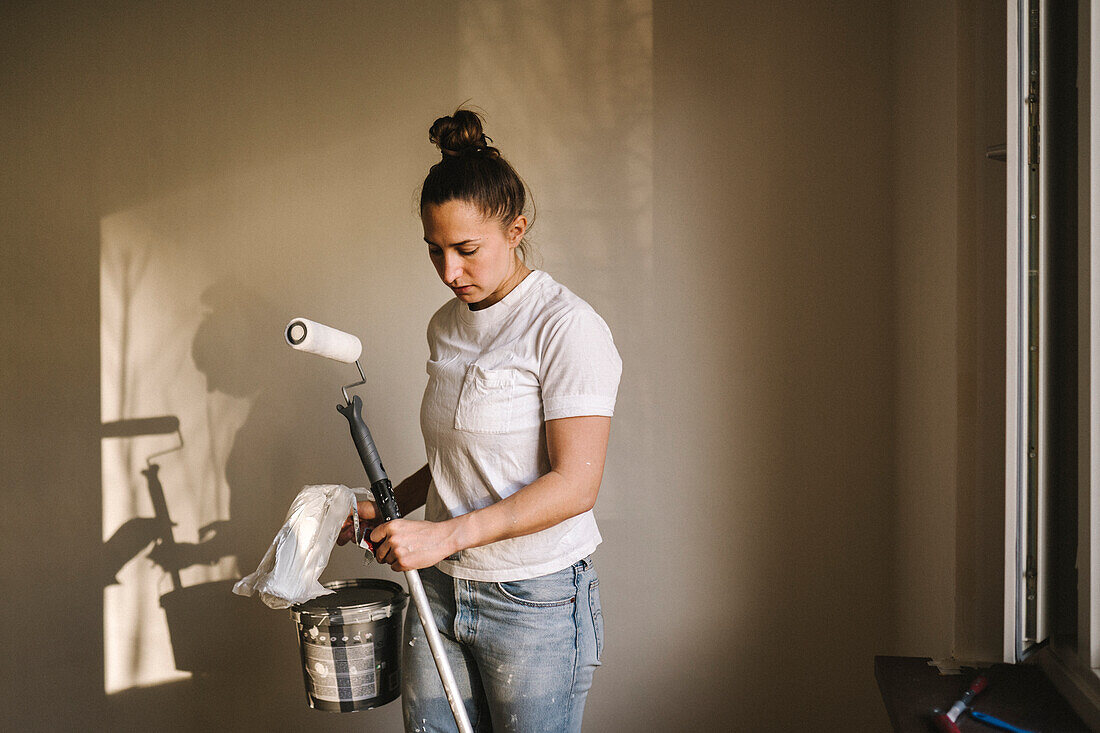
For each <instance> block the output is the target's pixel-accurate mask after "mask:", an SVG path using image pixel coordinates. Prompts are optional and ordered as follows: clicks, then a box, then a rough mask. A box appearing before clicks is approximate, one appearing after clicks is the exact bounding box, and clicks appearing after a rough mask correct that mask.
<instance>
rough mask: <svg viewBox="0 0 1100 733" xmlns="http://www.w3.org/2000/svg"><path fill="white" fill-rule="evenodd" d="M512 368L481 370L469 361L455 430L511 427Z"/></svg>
mask: <svg viewBox="0 0 1100 733" xmlns="http://www.w3.org/2000/svg"><path fill="white" fill-rule="evenodd" d="M515 383H516V372H515V370H514V369H482V368H481V367H479V366H478V365H477V364H471V365H470V366H469V368H467V370H466V376H465V377H464V378H463V380H462V392H461V394H460V395H459V397H458V409H457V410H456V411H455V429H456V430H464V431H466V432H468V433H497V434H499V433H507V432H509V431H510V430H511V429H512V394H513V392H514V391H515Z"/></svg>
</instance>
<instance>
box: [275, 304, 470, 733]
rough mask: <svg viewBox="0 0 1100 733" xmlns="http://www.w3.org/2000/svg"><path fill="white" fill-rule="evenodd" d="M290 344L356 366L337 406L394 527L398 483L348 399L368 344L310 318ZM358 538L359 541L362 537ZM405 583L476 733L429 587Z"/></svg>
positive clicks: (465, 724) (447, 688) (461, 716)
mask: <svg viewBox="0 0 1100 733" xmlns="http://www.w3.org/2000/svg"><path fill="white" fill-rule="evenodd" d="M284 336H285V337H286V342H287V344H289V345H290V347H291V348H292V349H297V350H298V351H305V352H306V353H309V354H315V355H317V356H323V357H325V358H327V359H334V360H336V361H340V362H344V363H345V364H352V363H354V364H355V368H356V369H358V370H359V381H358V382H354V383H352V384H348V385H345V386H343V387H341V389H340V391H341V392H343V394H344V404H343V405H337V406H336V410H337V411H338V412H339V413H340V414H341V415H343V416H344V417H345V418H346V419H347V421H348V427H349V428H350V429H351V438H352V441H353V442H354V443H355V449H356V450H357V451H358V453H359V459H360V460H361V461H362V463H363V468H364V469H365V470H366V472H367V478H368V479H369V480H370V490H371V494H373V495H374V501H375V503H376V504H377V505H378V509H379V511H380V512H381V513H382V519H383V521H386V522H389V521H391V520H394V519H400V518H401V512H400V511H399V509H398V507H397V498H396V497H395V496H394V493H393V484H392V483H391V482H390V479H389V476H387V475H386V469H385V468H384V467H383V466H382V459H381V457H380V456H379V455H378V448H377V447H375V445H374V439H373V438H372V437H371V434H370V429H369V428H368V427H367V423H366V422H365V421H364V420H363V401H362V400H361V399H360V398H359V395H354V396H353V397H350V398H349V397H348V389H350V388H352V387H358V386H359V385H361V384H364V383H366V376H365V375H364V374H363V367H362V366H360V364H359V357H360V356H362V354H363V344H362V342H360V341H359V339H358V338H356V337H355V336H353V335H351V334H350V333H345V332H343V331H338V330H336V329H335V328H332V327H330V326H326V325H324V324H321V323H317V322H315V321H311V320H309V319H307V318H293V319H291V321H290V322H289V323H288V324H287V326H286V329H285V330H284ZM357 539H358V538H357ZM405 581H406V583H407V584H408V586H409V595H411V596H412V599H413V604H414V605H415V606H416V612H417V614H418V615H419V616H420V624H421V626H423V627H424V634H425V635H426V636H427V638H428V647H429V648H430V649H431V652H432V658H433V659H434V660H435V667H436V670H437V671H438V672H439V679H440V681H442V683H443V690H444V692H445V693H446V695H447V702H448V703H449V704H450V706H451V714H452V715H454V719H455V724H456V725H458V729H459V731H461V733H473V728H472V727H471V726H470V720H469V718H468V717H467V715H466V708H465V706H464V705H463V704H462V696H461V695H460V694H459V692H458V684H457V683H456V682H455V677H454V673H453V672H452V671H451V666H450V664H449V663H448V661H447V652H446V650H445V649H444V648H443V640H442V638H441V637H440V635H439V629H437V628H436V627H435V622H434V621H433V620H432V611H431V607H430V606H429V605H428V597H427V595H426V594H425V593H424V585H423V583H421V581H420V573H418V572H417V571H416V570H408V571H406V572H405Z"/></svg>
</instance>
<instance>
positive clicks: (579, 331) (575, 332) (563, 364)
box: [539, 307, 623, 420]
mask: <svg viewBox="0 0 1100 733" xmlns="http://www.w3.org/2000/svg"><path fill="white" fill-rule="evenodd" d="M539 366H540V374H539V381H540V382H541V385H542V408H543V419H544V420H556V419H558V418H563V417H580V416H582V415H603V416H606V417H611V415H613V414H614V412H615V397H616V394H617V393H618V391H619V377H620V375H621V374H622V366H623V365H622V360H621V359H620V358H619V352H618V350H617V349H616V348H615V342H614V340H612V338H611V329H609V328H608V327H607V324H606V323H604V321H603V319H602V318H600V316H599V315H598V314H597V313H596V312H595V311H594V310H592V309H591V308H590V307H583V308H574V309H571V310H570V311H568V312H566V313H564V314H563V315H562V316H561V317H560V318H557V319H555V320H554V322H553V323H552V324H551V325H550V326H549V329H548V333H547V334H546V338H545V340H544V342H543V346H542V353H541V358H540V365H539Z"/></svg>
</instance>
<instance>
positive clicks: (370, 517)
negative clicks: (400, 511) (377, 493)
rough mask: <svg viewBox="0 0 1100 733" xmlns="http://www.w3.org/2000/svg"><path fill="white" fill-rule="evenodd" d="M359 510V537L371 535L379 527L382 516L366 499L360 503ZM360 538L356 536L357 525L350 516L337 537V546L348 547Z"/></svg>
mask: <svg viewBox="0 0 1100 733" xmlns="http://www.w3.org/2000/svg"><path fill="white" fill-rule="evenodd" d="M358 510H359V524H360V527H359V536H360V537H363V536H367V535H370V533H371V530H372V529H374V528H375V527H377V526H378V525H379V524H380V523H381V522H380V521H379V519H381V515H380V514H379V513H378V507H377V506H376V505H375V503H374V502H373V501H371V500H370V499H365V500H363V501H360V502H358ZM357 539H358V538H357V537H356V536H355V524H354V522H352V519H351V514H350V513H349V514H348V518H347V519H345V520H344V526H343V527H341V528H340V534H339V535H337V536H336V544H338V545H346V544H347V543H349V542H356V540H357Z"/></svg>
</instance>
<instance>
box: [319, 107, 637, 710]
mask: <svg viewBox="0 0 1100 733" xmlns="http://www.w3.org/2000/svg"><path fill="white" fill-rule="evenodd" d="M429 139H430V140H431V142H433V143H434V144H435V145H437V146H438V147H439V149H440V152H441V153H442V159H441V160H440V161H439V162H438V163H436V164H435V165H434V166H432V168H431V169H430V171H429V172H428V175H427V178H426V179H425V180H424V185H423V187H422V189H421V196H420V217H421V222H422V224H423V227H424V241H425V242H426V243H427V246H428V256H429V257H430V259H431V261H432V264H433V265H435V269H436V272H437V273H438V274H439V277H440V279H441V280H442V281H443V282H444V283H445V284H446V285H447V286H448V287H449V288H450V289H451V290H452V292H453V293H454V295H455V297H454V298H453V299H452V300H451V301H449V302H448V303H447V304H445V305H444V306H443V307H442V308H440V309H439V310H438V311H437V312H436V314H435V315H434V316H433V317H432V319H431V322H430V324H429V325H428V345H429V348H430V356H429V360H428V365H427V370H428V385H427V388H426V390H425V393H424V400H423V404H422V407H421V413H420V422H421V429H422V431H423V434H424V443H425V447H426V449H427V456H428V462H427V465H425V466H424V467H423V468H421V469H420V470H419V471H417V472H416V473H414V474H413V475H412V476H410V477H409V478H407V479H406V480H405V481H403V482H401V483H400V484H399V485H398V486H397V487H396V489H395V492H396V495H397V501H398V505H399V506H400V507H401V510H402V512H403V513H405V514H407V513H409V512H411V511H413V510H414V509H416V508H418V507H420V506H425V507H426V508H425V521H413V520H407V519H399V520H395V521H393V522H389V523H386V524H382V525H379V526H377V527H374V529H373V531H371V534H370V538H371V541H372V542H374V543H375V546H376V552H375V556H376V558H377V559H378V560H379V561H380V562H383V563H388V564H389V565H391V566H392V567H393V569H394V570H400V571H404V570H411V569H422V573H421V577H422V579H423V581H424V586H425V590H426V592H427V595H428V598H429V600H430V602H431V605H432V610H433V612H434V615H435V621H436V624H437V626H438V628H439V630H440V632H441V634H442V635H443V638H444V643H445V645H446V647H447V654H448V657H449V659H450V660H451V666H452V667H453V668H454V673H455V677H456V679H457V681H458V684H459V687H460V688H461V689H462V691H463V697H464V701H465V704H466V709H467V712H468V713H469V716H470V720H471V723H472V724H473V725H474V727H475V729H477V730H497V731H500V730H520V731H579V730H580V727H581V716H582V713H583V710H584V702H585V698H586V695H587V693H588V690H589V688H590V686H591V683H592V674H593V672H594V670H595V668H596V667H597V666H598V665H599V664H600V653H601V651H602V644H603V619H602V616H601V612H600V602H599V585H598V580H597V578H596V571H595V568H594V567H593V565H592V559H591V553H592V552H593V550H595V548H596V545H597V544H599V542H600V534H599V531H598V529H597V528H596V523H595V520H594V519H593V517H592V512H591V510H592V507H593V505H594V504H595V502H596V494H597V492H598V491H599V487H600V480H601V477H602V474H603V466H604V457H605V455H606V451H607V441H608V434H609V430H610V426H611V415H612V413H613V411H614V406H615V396H616V392H617V389H618V383H619V375H620V371H621V366H622V365H621V361H620V360H619V355H618V353H617V351H616V350H615V345H614V343H613V341H612V338H611V333H610V331H609V330H608V328H607V325H606V324H605V323H604V322H603V320H602V319H601V318H600V317H599V316H598V315H597V314H596V312H595V311H594V310H592V308H591V307H590V306H589V305H588V304H587V303H585V302H584V301H583V300H581V299H580V298H578V297H577V296H576V295H574V294H573V293H571V292H570V291H569V290H567V289H566V288H564V287H563V286H561V285H559V284H558V283H556V282H555V281H554V280H553V278H551V277H550V276H549V275H548V274H546V273H545V272H540V271H532V270H531V269H530V268H529V267H528V266H527V265H526V264H525V261H524V257H523V254H524V252H525V249H526V241H525V239H524V236H525V235H526V233H527V229H528V219H527V217H526V215H525V213H524V206H525V201H526V196H525V191H524V185H523V182H522V181H521V180H520V178H519V176H518V175H517V174H516V172H515V171H514V170H513V169H512V167H511V165H509V164H508V162H507V161H505V160H504V158H503V157H501V156H500V153H499V151H498V150H497V149H496V148H494V147H491V146H490V145H489V143H490V142H491V141H490V139H489V138H488V137H486V136H485V134H484V132H483V130H482V125H481V119H480V117H479V116H478V115H477V114H476V113H474V112H471V111H469V110H461V109H460V110H458V111H456V112H455V114H454V115H453V116H450V117H441V118H439V119H438V120H436V121H435V123H434V124H433V125H432V127H431V130H430V132H429ZM359 515H360V517H362V519H363V520H364V521H365V522H366V523H367V524H368V525H373V524H375V523H376V522H377V512H376V510H375V507H374V505H373V503H372V502H361V503H360V505H359ZM349 520H350V518H349ZM351 538H352V529H351V526H350V521H349V522H348V523H347V524H346V525H345V528H344V530H343V532H342V534H341V537H340V542H341V544H343V543H344V542H347V541H348V540H350V539H351ZM405 638H406V640H407V641H408V643H407V644H405V645H404V646H403V650H404V654H403V658H402V666H403V679H402V690H401V692H402V705H403V712H404V717H405V726H406V729H407V730H431V731H435V730H453V729H454V722H453V719H452V717H451V712H450V708H449V706H448V704H447V700H446V697H445V696H444V693H443V688H442V684H441V683H440V681H439V678H438V675H437V672H436V669H435V664H434V662H433V660H432V657H431V652H430V650H429V648H428V645H427V642H426V640H425V639H424V637H423V629H422V628H421V627H420V622H419V620H418V619H417V618H416V614H415V613H412V612H410V613H409V614H408V615H407V617H406V622H405Z"/></svg>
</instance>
